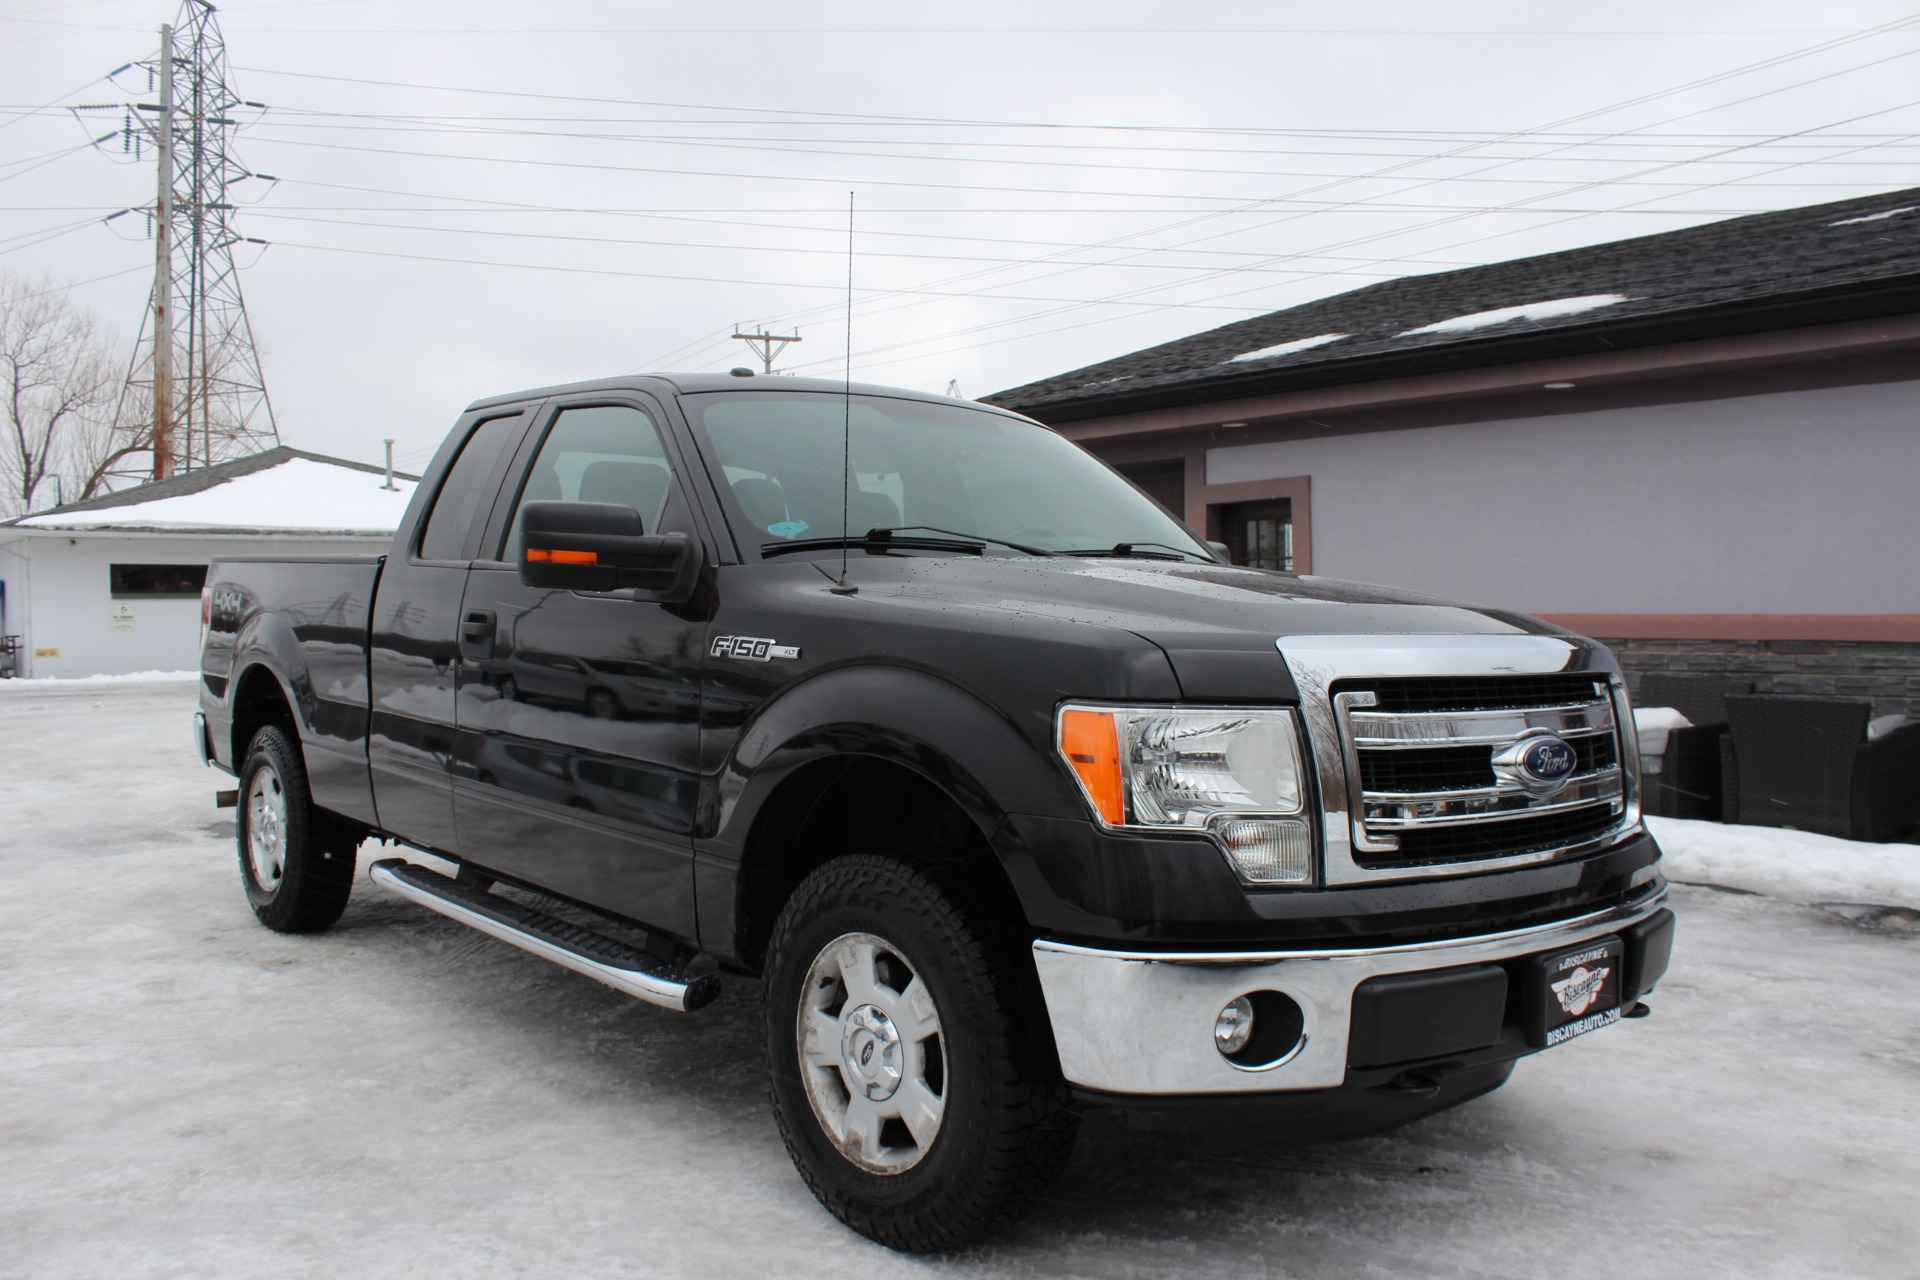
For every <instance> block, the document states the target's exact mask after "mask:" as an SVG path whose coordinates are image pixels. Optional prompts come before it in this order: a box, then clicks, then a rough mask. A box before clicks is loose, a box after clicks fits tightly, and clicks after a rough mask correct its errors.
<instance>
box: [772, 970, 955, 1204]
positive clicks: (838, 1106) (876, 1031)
mask: <svg viewBox="0 0 1920 1280" xmlns="http://www.w3.org/2000/svg"><path fill="white" fill-rule="evenodd" d="M796 1016H797V1026H796V1027H795V1035H794V1041H795V1043H796V1044H797V1045H798V1047H799V1054H800V1078H801V1080H802V1081H803V1082H804V1084H805V1085H806V1090H807V1101H808V1102H809V1103H811V1104H812V1105H813V1114H814V1116H815V1117H816V1118H817V1119H818V1120H819V1121H820V1127H821V1129H822V1130H824V1131H825V1132H826V1135H827V1137H828V1138H829V1139H831V1140H832V1142H833V1145H834V1146H835V1147H836V1148H838V1149H839V1151H840V1154H841V1155H843V1156H845V1157H846V1158H847V1159H848V1160H849V1161H851V1162H852V1163H853V1164H856V1165H858V1166H859V1167H860V1168H862V1169H865V1170H867V1171H868V1172H869V1173H904V1172H906V1171H907V1170H908V1169H911V1168H913V1167H914V1166H915V1165H917V1164H919V1163H920V1161H921V1160H923V1159H925V1158H926V1155H927V1152H928V1151H930V1150H931V1149H932V1148H933V1140H934V1138H935V1137H936V1136H937V1135H938V1134H939V1132H940V1121H941V1119H942V1117H944V1116H945V1115H946V1109H947V1099H946V1065H947V1064H946V1054H945V1052H944V1046H943V1045H942V1043H941V1037H940V1011H939V1010H938V1009H937V1008H936V1007H935V1006H934V1003H933V994H932V993H931V992H930V991H928V990H927V984H926V983H925V982H924V981H922V980H921V978H920V977H919V975H917V974H915V973H914V972H913V968H912V966H910V965H909V964H908V963H907V961H906V958H905V957H904V956H903V955H902V954H901V952H900V949H899V948H898V947H896V946H894V945H893V944H892V943H890V942H888V941H887V940H886V939H885V938H881V937H877V936H875V935H874V934H871V933H846V934H842V935H840V936H839V937H838V938H835V939H834V940H833V941H832V942H829V943H828V944H827V945H826V946H824V947H822V948H821V949H820V954H819V955H817V956H815V957H814V958H813V964H812V965H811V966H810V967H809V968H808V969H807V980H806V984H805V985H804V986H803V987H802V988H801V997H800V1008H799V1011H798V1013H797V1015H796Z"/></svg>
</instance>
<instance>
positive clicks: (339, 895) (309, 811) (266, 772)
mask: <svg viewBox="0 0 1920 1280" xmlns="http://www.w3.org/2000/svg"><path fill="white" fill-rule="evenodd" d="M235 834H236V836H237V838H238V843H239V847H240V880H241V883H242V884H244V885H245V886H246V891H247V902H248V904H249V905H250V906H252V907H253V914H254V915H255V916H256V917H258V919H259V921H260V923H261V924H264V925H265V926H267V928H269V929H272V930H275V931H276V932H279V933H318V932H319V931H320V930H322V929H325V928H327V927H329V926H330V925H332V924H333V922H334V921H336V920H338V919H339V918H340V913H341V912H343V911H345V910H346V909H347V897H348V895H349V894H351V893H352V891H353V864H354V854H355V851H356V849H357V847H358V845H359V841H358V840H356V839H354V838H353V835H352V834H351V831H350V829H349V828H347V827H346V826H345V825H344V824H342V823H340V822H338V821H337V820H335V819H332V818H330V817H329V816H328V815H326V814H324V813H322V812H320V811H319V810H316V809H315V808H314V807H313V798H312V796H311V795H310V794H309V792H308V790H307V771H306V767H305V765H304V764H303V763H302V762H301V758H300V750H299V748H298V747H297V746H296V745H295V744H294V742H293V740H292V738H291V737H290V736H289V735H288V734H287V732H286V731H285V730H284V729H281V728H280V727H278V726H277V725H268V726H267V727H266V728H264V729H261V730H260V731H259V732H258V733H256V734H255V735H254V736H253V742H252V744H251V745H249V747H248V748H247V756H246V761H245V763H244V764H242V765H241V767H240V813H239V819H238V821H237V822H236V823H235Z"/></svg>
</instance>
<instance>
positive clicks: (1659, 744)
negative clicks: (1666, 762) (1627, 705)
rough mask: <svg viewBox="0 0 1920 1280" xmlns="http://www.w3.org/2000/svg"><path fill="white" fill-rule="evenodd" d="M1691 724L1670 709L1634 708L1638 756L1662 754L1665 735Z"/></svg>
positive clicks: (1664, 747)
mask: <svg viewBox="0 0 1920 1280" xmlns="http://www.w3.org/2000/svg"><path fill="white" fill-rule="evenodd" d="M1692 724H1693V721H1691V720H1689V719H1687V718H1686V717H1685V716H1683V715H1681V714H1680V713H1679V712H1678V711H1676V710H1675V709H1674V708H1672V707H1635V708H1634V709H1633V731H1634V735H1635V736H1636V737H1637V738H1638V739H1639V740H1640V754H1641V755H1643V756H1657V755H1662V754H1664V753H1665V752H1666V749H1667V735H1668V734H1670V733H1672V732H1673V731H1674V730H1675V729H1685V728H1688V727H1689V726H1691V725H1692Z"/></svg>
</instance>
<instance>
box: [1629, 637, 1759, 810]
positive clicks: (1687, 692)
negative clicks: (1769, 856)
mask: <svg viewBox="0 0 1920 1280" xmlns="http://www.w3.org/2000/svg"><path fill="white" fill-rule="evenodd" d="M1752 692H1753V682H1752V681H1751V680H1739V679H1735V678H1733V677H1731V676H1675V675H1654V674H1648V675H1645V676H1642V677H1641V678H1640V697H1639V705H1641V706H1643V707H1672V708H1673V709H1674V710H1676V711H1678V712H1679V713H1680V714H1681V715H1683V716H1685V717H1686V718H1687V719H1688V720H1690V721H1691V722H1692V724H1691V726H1690V727H1688V728H1684V729H1675V730H1673V731H1672V732H1671V733H1669V734H1668V735H1667V746H1666V750H1665V752H1663V753H1662V758H1661V768H1660V772H1659V773H1657V774H1647V775H1645V776H1643V777H1642V778H1641V780H1640V791H1641V806H1642V808H1644V809H1645V810H1646V812H1648V813H1650V814H1653V815H1654V816H1655V817H1660V818H1694V819H1698V820H1700V821H1704V822H1731V821H1733V818H1732V815H1731V812H1730V810H1731V807H1732V804H1733V797H1734V794H1735V791H1736V787H1735V786H1734V782H1733V778H1732V776H1731V774H1732V754H1731V752H1729V751H1726V750H1724V747H1725V744H1726V739H1727V699H1728V698H1730V697H1735V696H1738V695H1740V694H1750V693H1752Z"/></svg>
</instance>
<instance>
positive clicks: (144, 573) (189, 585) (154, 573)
mask: <svg viewBox="0 0 1920 1280" xmlns="http://www.w3.org/2000/svg"><path fill="white" fill-rule="evenodd" d="M107 570H108V575H109V581H110V583H111V584H112V585H111V590H112V592H113V598H114V599H116V600H121V599H125V598H127V597H129V596H197V595H199V594H200V588H202V587H204V586H206V585H207V566H205V565H203V564H116V565H109V566H108V567H107ZM95 581H96V582H97V581H99V579H97V578H96V579H95Z"/></svg>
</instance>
